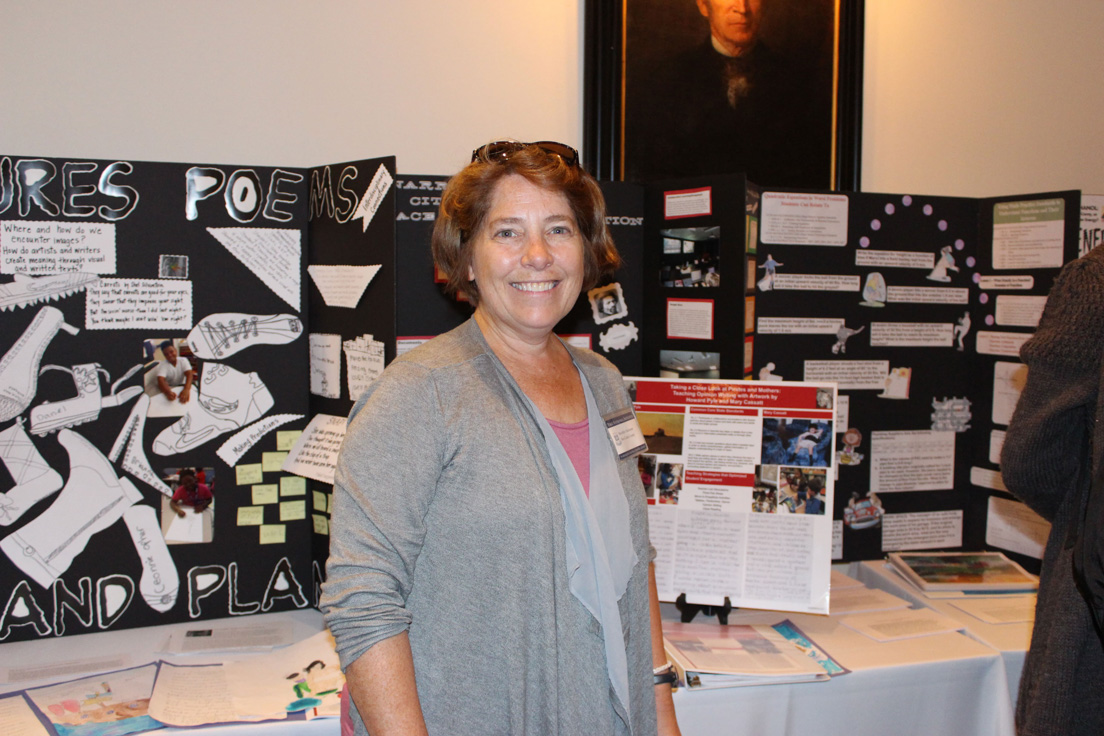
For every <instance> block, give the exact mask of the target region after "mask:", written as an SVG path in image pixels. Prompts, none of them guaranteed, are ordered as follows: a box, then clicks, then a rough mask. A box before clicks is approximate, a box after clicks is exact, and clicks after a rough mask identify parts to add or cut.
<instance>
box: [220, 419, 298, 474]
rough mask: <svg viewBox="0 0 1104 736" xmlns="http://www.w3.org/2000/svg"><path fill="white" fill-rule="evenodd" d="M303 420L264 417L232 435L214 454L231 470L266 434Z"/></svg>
mask: <svg viewBox="0 0 1104 736" xmlns="http://www.w3.org/2000/svg"><path fill="white" fill-rule="evenodd" d="M303 418H304V415H303V414H273V415H272V416H270V417H265V418H264V419H263V420H261V421H259V422H257V423H256V424H251V425H249V426H248V427H246V428H245V429H243V430H241V431H240V432H235V433H234V434H232V435H231V436H230V439H228V440H226V441H225V442H223V443H222V446H221V447H219V449H218V450H217V451H216V452H215V454H216V455H218V456H219V457H220V458H222V461H223V462H224V463H226V464H227V465H229V466H230V467H231V468H232V467H234V466H235V465H237V464H238V460H240V459H241V456H242V455H244V454H245V453H247V452H249V450H250V448H252V447H253V445H255V444H257V442H259V441H260V439H261V438H262V437H264V436H265V435H266V434H268V433H269V432H271V431H272V430H274V429H276V428H277V427H281V426H283V425H285V424H287V423H288V422H294V421H295V420H296V419H303Z"/></svg>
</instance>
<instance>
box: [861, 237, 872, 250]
mask: <svg viewBox="0 0 1104 736" xmlns="http://www.w3.org/2000/svg"><path fill="white" fill-rule="evenodd" d="M859 245H860V246H861V247H863V248H869V247H870V238H868V237H866V236H865V235H864V236H862V237H861V238H859Z"/></svg>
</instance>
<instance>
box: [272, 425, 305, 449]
mask: <svg viewBox="0 0 1104 736" xmlns="http://www.w3.org/2000/svg"><path fill="white" fill-rule="evenodd" d="M301 434H303V430H301V429H296V430H289V431H286V432H277V433H276V449H277V450H290V449H291V448H292V447H294V446H295V443H296V441H298V439H299V435H301Z"/></svg>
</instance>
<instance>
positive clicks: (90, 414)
mask: <svg viewBox="0 0 1104 736" xmlns="http://www.w3.org/2000/svg"><path fill="white" fill-rule="evenodd" d="M141 368H142V364H141V363H139V364H138V365H135V366H133V367H132V368H131V369H130V370H129V371H127V372H126V375H124V376H123V377H122V378H120V379H119V380H118V381H116V382H115V383H113V384H111V393H110V394H108V395H107V396H103V395H101V393H100V374H101V373H102V374H103V375H104V376H105V377H106V379H107V380H108V381H110V380H111V374H110V373H108V372H107V371H105V370H104V369H103V368H101V367H100V364H99V363H84V364H82V365H75V366H73V367H72V368H65V367H63V366H60V365H44V366H42V369H41V370H40V371H39V372H38V374H39V375H40V376H41V375H42V374H43V373H45V372H46V371H49V370H56V371H64V372H66V373H68V374H69V375H71V376H72V377H73V383H75V384H76V387H77V395H76V396H75V397H74V398H72V399H66V400H64V401H57V402H50V401H44V402H42V403H41V404H39V405H38V406H36V407H35V408H33V409H31V434H35V435H39V436H42V435H44V434H47V433H49V432H55V431H57V430H59V429H64V428H65V427H75V426H77V425H78V424H84V423H85V422H91V421H93V420H94V419H98V418H99V416H100V409H107V408H110V407H114V406H122V405H123V404H125V403H126V402H128V401H130V400H131V399H133V398H134V397H135V396H137V395H138V394H140V393H142V387H141V386H128V387H127V388H125V389H123V390H122V391H119V392H118V393H116V389H118V387H119V384H120V383H122V382H123V381H125V380H127V379H128V378H130V377H131V376H133V375H134V374H135V373H137V372H138V371H139V370H140V369H141Z"/></svg>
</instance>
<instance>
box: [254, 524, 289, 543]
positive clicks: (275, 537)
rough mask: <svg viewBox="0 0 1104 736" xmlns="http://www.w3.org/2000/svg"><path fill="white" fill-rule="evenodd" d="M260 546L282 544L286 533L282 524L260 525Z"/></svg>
mask: <svg viewBox="0 0 1104 736" xmlns="http://www.w3.org/2000/svg"><path fill="white" fill-rule="evenodd" d="M259 528H260V530H261V544H283V543H284V541H285V540H286V539H287V532H286V529H287V527H285V526H284V525H283V524H261V526H260V527H259Z"/></svg>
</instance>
